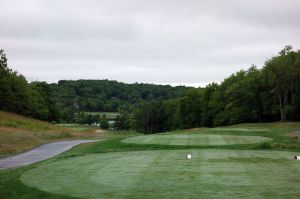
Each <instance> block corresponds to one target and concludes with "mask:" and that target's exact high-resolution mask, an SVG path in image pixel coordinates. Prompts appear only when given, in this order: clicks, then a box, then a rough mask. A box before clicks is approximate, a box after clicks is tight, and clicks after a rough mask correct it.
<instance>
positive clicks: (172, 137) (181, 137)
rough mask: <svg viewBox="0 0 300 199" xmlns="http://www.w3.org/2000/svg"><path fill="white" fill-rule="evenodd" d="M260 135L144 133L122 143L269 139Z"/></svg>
mask: <svg viewBox="0 0 300 199" xmlns="http://www.w3.org/2000/svg"><path fill="white" fill-rule="evenodd" d="M270 140H271V139H270V138H267V137H262V136H237V135H210V134H167V135H163V134H160V135H144V136H136V137H131V138H127V139H125V140H123V141H122V142H124V143H135V144H162V145H193V146H199V145H200V146H211V145H212V146H215V145H232V144H252V143H260V142H266V141H270Z"/></svg>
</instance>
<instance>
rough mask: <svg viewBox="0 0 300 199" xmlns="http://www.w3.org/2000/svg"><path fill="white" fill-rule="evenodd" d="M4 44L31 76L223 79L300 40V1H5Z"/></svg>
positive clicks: (0, 35) (0, 22)
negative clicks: (299, 20)
mask: <svg viewBox="0 0 300 199" xmlns="http://www.w3.org/2000/svg"><path fill="white" fill-rule="evenodd" d="M0 3H1V6H2V8H3V9H2V10H1V12H0V27H1V30H0V48H3V49H5V51H6V52H7V54H8V59H9V63H10V65H11V66H12V67H13V68H14V69H16V70H18V71H20V72H21V73H23V74H24V75H26V76H27V77H28V78H29V79H38V80H47V81H49V82H55V81H57V80H59V79H78V78H95V79H103V78H108V79H116V80H119V81H124V82H136V81H138V82H149V83H176V84H179V83H183V84H184V83H197V84H202V85H203V84H206V83H209V82H213V81H221V80H222V79H223V78H224V77H226V76H228V75H229V74H231V73H232V72H236V71H237V70H239V69H242V68H247V67H249V66H251V64H256V65H261V64H262V63H263V62H264V61H265V60H266V59H267V58H268V57H270V56H272V55H274V54H276V53H277V52H278V51H279V50H280V49H282V48H283V47H284V45H287V44H292V45H293V46H294V47H295V48H299V47H300V38H299V36H298V35H299V34H300V24H299V22H298V19H299V18H300V12H298V10H299V8H300V2H299V1H297V0H286V1H283V0H260V1H259V0H253V1H240V0H228V1H217V0H213V1H204V0H185V1H183V0H153V1H147V0H128V1H123V0H105V1H104V0H103V1H98V0H89V1H83V0H76V1H74V0H72V1H71V0H52V1H47V0H27V1H22V0H19V1H18V0H0Z"/></svg>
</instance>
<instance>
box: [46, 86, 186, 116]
mask: <svg viewBox="0 0 300 199" xmlns="http://www.w3.org/2000/svg"><path fill="white" fill-rule="evenodd" d="M50 86H51V88H52V90H53V91H54V92H55V101H57V102H58V106H59V107H61V110H62V112H63V113H65V114H67V115H66V117H67V118H68V120H72V117H73V114H74V113H78V112H83V111H85V112H122V111H125V112H132V111H133V109H134V107H136V106H137V105H138V104H140V103H142V102H151V101H153V100H167V99H172V98H177V97H181V96H183V95H184V93H185V92H186V91H187V90H189V89H190V88H188V87H184V86H177V87H171V86H168V85H166V86H164V85H154V84H138V83H134V84H125V83H121V82H117V81H109V80H76V81H73V80H61V81H59V82H58V83H57V84H51V85H50Z"/></svg>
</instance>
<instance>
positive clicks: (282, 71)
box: [0, 46, 300, 133]
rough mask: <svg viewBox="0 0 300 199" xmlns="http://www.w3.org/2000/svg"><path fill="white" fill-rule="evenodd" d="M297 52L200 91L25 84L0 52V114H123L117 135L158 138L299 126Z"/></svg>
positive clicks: (55, 117) (68, 118) (72, 118)
mask: <svg viewBox="0 0 300 199" xmlns="http://www.w3.org/2000/svg"><path fill="white" fill-rule="evenodd" d="M299 79H300V51H299V50H298V51H294V50H293V49H292V47H291V46H286V47H285V48H284V49H283V50H282V51H280V52H279V54H278V55H276V56H273V57H271V58H270V59H268V60H267V61H266V62H265V63H264V65H263V66H262V67H261V68H258V67H256V66H251V67H250V68H249V69H247V70H240V71H238V72H236V73H234V74H232V75H231V76H230V77H228V78H226V79H224V80H223V81H222V82H221V83H219V84H218V83H211V84H209V85H207V86H206V87H205V88H189V87H184V86H179V87H171V86H162V85H154V84H138V83H135V84H125V83H120V82H117V81H109V80H76V81H72V80H61V81H59V82H58V83H57V84H47V83H46V82H31V83H29V82H27V81H26V79H25V77H24V76H22V75H21V74H19V73H17V72H16V71H12V70H11V69H10V68H9V67H8V65H7V58H6V56H5V54H4V51H3V50H1V51H0V96H1V98H0V109H1V110H5V111H11V112H16V113H20V114H23V115H27V116H31V117H33V118H37V119H42V120H48V121H57V122H79V123H91V121H96V120H97V121H100V120H101V119H102V120H103V122H104V123H106V120H107V119H106V118H99V117H97V116H94V117H92V116H89V115H84V116H82V117H80V118H81V120H80V121H77V120H78V118H77V120H76V114H78V113H80V112H96V111H97V112H100V111H105V112H106V111H109V112H116V111H118V112H121V114H120V115H119V116H118V117H117V118H116V119H115V124H116V125H115V128H116V129H120V130H122V129H130V128H131V129H136V130H138V131H141V132H144V133H156V132H163V131H168V130H174V129H184V128H197V127H201V126H205V127H215V126H223V125H230V124H237V123H243V122H274V121H285V120H294V121H299V120H300V82H299Z"/></svg>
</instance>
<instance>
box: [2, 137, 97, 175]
mask: <svg viewBox="0 0 300 199" xmlns="http://www.w3.org/2000/svg"><path fill="white" fill-rule="evenodd" d="M96 141H100V140H74V141H60V142H53V143H49V144H44V145H41V146H38V147H36V148H33V149H31V150H29V151H26V152H23V153H20V154H17V155H14V156H10V157H6V158H3V159H0V169H8V168H14V167H19V166H24V165H29V164H32V163H35V162H39V161H41V160H46V159H48V158H51V157H54V156H56V155H58V154H60V153H62V152H65V151H67V150H69V149H71V148H72V147H74V146H76V145H78V144H82V143H88V142H96Z"/></svg>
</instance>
